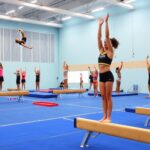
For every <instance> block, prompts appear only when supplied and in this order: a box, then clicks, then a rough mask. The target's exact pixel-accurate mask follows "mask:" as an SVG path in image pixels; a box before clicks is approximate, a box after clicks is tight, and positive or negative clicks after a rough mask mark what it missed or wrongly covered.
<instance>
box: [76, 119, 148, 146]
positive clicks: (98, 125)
mask: <svg viewBox="0 0 150 150" xmlns="http://www.w3.org/2000/svg"><path fill="white" fill-rule="evenodd" d="M74 127H75V128H80V129H83V130H87V131H88V133H87V134H86V135H85V137H84V138H83V140H82V143H81V147H86V146H87V143H88V140H89V138H90V136H91V134H92V132H97V133H103V134H107V135H111V136H117V137H120V138H126V139H130V140H135V141H139V142H144V143H148V144H150V130H149V129H143V128H137V127H131V126H126V125H121V124H115V123H102V122H99V121H94V120H89V119H84V118H75V119H74Z"/></svg>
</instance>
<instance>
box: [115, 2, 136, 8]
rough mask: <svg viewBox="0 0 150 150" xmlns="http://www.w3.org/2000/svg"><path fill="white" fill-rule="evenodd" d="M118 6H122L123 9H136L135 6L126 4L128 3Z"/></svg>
mask: <svg viewBox="0 0 150 150" xmlns="http://www.w3.org/2000/svg"><path fill="white" fill-rule="evenodd" d="M117 4H118V5H120V6H122V7H127V8H130V9H134V6H133V5H130V4H126V3H120V2H119V3H117Z"/></svg>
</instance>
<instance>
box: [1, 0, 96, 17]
mask: <svg viewBox="0 0 150 150" xmlns="http://www.w3.org/2000/svg"><path fill="white" fill-rule="evenodd" d="M0 1H1V2H4V3H9V4H14V5H19V6H20V5H22V6H26V7H30V8H35V9H39V10H43V11H48V12H54V13H58V14H65V15H68V16H76V17H80V18H85V19H94V18H95V17H94V16H91V15H86V14H82V13H77V12H72V11H69V10H64V9H60V8H54V7H48V6H41V5H38V4H31V3H27V2H23V1H20V0H0Z"/></svg>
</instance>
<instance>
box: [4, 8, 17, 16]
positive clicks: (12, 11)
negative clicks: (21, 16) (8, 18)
mask: <svg viewBox="0 0 150 150" xmlns="http://www.w3.org/2000/svg"><path fill="white" fill-rule="evenodd" d="M15 12H16V11H15V10H14V9H13V10H10V11H8V12H6V13H5V14H6V15H9V14H12V13H15Z"/></svg>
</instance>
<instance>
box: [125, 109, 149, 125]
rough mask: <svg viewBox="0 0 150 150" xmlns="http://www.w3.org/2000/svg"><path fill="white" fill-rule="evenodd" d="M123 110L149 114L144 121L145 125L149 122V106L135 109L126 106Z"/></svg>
mask: <svg viewBox="0 0 150 150" xmlns="http://www.w3.org/2000/svg"><path fill="white" fill-rule="evenodd" d="M125 111H126V112H132V113H136V114H140V115H146V116H149V117H148V118H147V120H146V121H145V126H148V125H149V124H150V108H142V107H136V108H135V109H132V108H126V109H125Z"/></svg>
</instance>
